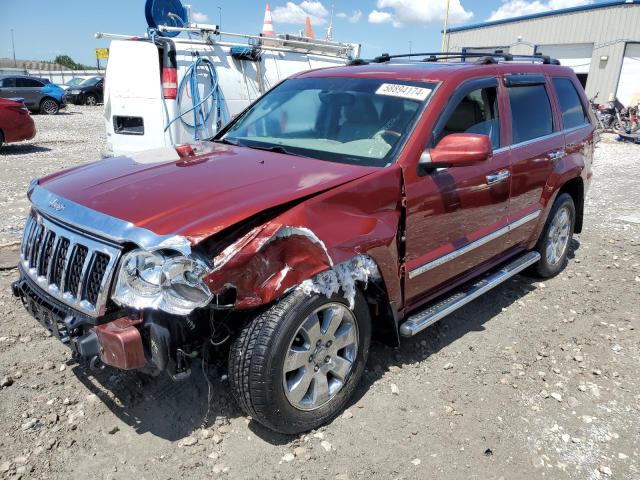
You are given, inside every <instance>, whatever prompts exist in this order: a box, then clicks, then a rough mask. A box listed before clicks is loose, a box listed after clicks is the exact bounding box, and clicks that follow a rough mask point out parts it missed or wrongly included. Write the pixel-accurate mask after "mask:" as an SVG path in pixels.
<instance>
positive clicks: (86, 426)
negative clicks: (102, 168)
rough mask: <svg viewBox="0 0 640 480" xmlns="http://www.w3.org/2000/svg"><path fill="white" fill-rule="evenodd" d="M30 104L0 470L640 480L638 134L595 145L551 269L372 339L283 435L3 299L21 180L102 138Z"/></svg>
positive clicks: (5, 166) (195, 381)
mask: <svg viewBox="0 0 640 480" xmlns="http://www.w3.org/2000/svg"><path fill="white" fill-rule="evenodd" d="M34 118H35V120H36V123H37V127H38V132H39V133H38V135H37V136H36V138H35V139H34V140H33V141H31V142H29V143H24V144H18V145H13V146H8V147H7V148H6V150H4V151H3V153H2V156H0V163H1V167H2V170H1V171H0V189H1V194H0V195H1V197H0V199H1V200H0V201H1V203H2V206H3V207H4V208H3V210H2V215H1V217H0V220H1V224H0V225H1V231H0V241H1V242H2V243H3V246H2V248H0V257H1V258H2V270H0V312H1V313H2V315H1V316H0V377H4V378H2V381H1V382H2V389H1V390H0V421H1V423H0V425H1V426H2V430H1V435H0V477H2V476H4V478H12V479H13V478H21V477H22V478H54V479H66V478H83V477H86V478H97V479H110V478H118V479H119V478H136V479H138V480H140V479H145V478H148V479H151V478H153V479H155V478H160V479H169V478H173V479H175V478H183V477H190V478H212V477H213V478H217V477H226V478H300V479H303V478H304V479H316V478H336V479H348V478H350V479H358V478H365V479H366V478H397V479H400V478H402V479H404V478H434V477H438V478H443V479H457V478H466V479H498V478H503V479H514V478H515V479H518V478H523V479H524V478H526V479H536V478H553V479H562V478H571V479H580V480H583V479H598V478H616V479H638V478H640V461H639V458H638V455H639V452H640V444H639V443H640V437H639V432H640V420H639V413H640V385H639V384H638V378H639V375H638V373H639V372H640V368H639V366H638V365H639V360H640V342H639V341H638V329H639V328H640V326H639V324H638V322H639V317H640V309H639V308H638V305H639V304H640V302H639V300H640V212H639V209H638V205H639V204H640V175H639V173H640V172H639V167H640V146H637V145H630V144H622V143H618V142H616V141H615V140H614V139H613V137H605V138H604V139H603V141H602V142H601V143H600V145H599V147H598V148H597V154H596V164H595V179H594V182H593V185H592V188H591V191H590V192H589V200H588V204H587V208H586V218H585V231H584V233H582V234H581V235H578V236H577V237H576V239H575V240H574V242H573V252H572V255H571V256H572V259H571V261H570V263H569V265H568V267H567V268H566V269H565V270H564V271H563V272H562V273H561V274H560V275H558V276H557V277H556V278H554V279H551V280H548V281H545V282H544V283H542V282H538V281H535V280H533V279H531V278H528V277H525V276H518V277H516V278H514V279H513V280H511V281H509V282H507V283H505V284H504V285H502V286H501V287H499V288H497V289H496V290H494V291H493V292H491V293H490V294H488V295H485V296H484V297H483V298H481V299H479V300H477V301H475V302H473V304H471V305H468V306H467V307H466V308H464V309H462V310H460V311H458V312H457V313H455V314H453V315H451V316H450V317H448V318H446V319H445V320H443V321H441V322H440V323H439V324H437V325H436V326H434V327H432V328H431V329H428V330H427V331H426V332H424V333H423V334H421V335H419V336H418V337H415V338H414V339H411V340H410V341H405V342H404V344H403V346H402V348H400V349H397V350H394V349H390V348H386V347H384V346H382V345H377V344H376V345H373V347H372V352H371V356H370V360H369V364H368V368H367V371H366V373H365V377H364V380H363V382H362V385H361V388H360V389H359V391H358V394H357V396H356V398H355V399H354V401H353V403H352V404H351V406H350V407H349V409H348V410H347V411H346V412H345V414H344V415H342V416H341V417H339V418H338V419H336V420H335V421H334V422H332V423H331V424H330V425H328V426H326V427H323V428H321V429H320V430H318V431H314V432H310V433H309V434H306V435H301V436H294V437H289V436H282V435H277V434H274V433H272V432H270V431H268V430H265V429H264V428H262V427H261V426H260V425H257V424H256V423H255V422H252V421H250V420H249V419H247V418H246V417H244V416H243V415H242V413H241V412H240V411H239V409H238V408H237V407H236V406H235V404H234V402H233V400H232V398H231V396H230V393H229V389H228V385H227V383H226V379H225V377H224V376H221V375H220V374H218V373H214V372H211V373H210V374H209V375H208V376H206V377H205V376H204V375H203V373H202V372H200V371H197V372H195V373H194V375H192V377H191V378H190V379H189V380H187V381H186V382H183V383H177V384H176V383H172V382H170V381H168V380H166V379H165V378H162V377H160V378H156V379H150V378H147V377H142V376H139V375H136V374H129V373H122V372H116V371H113V370H104V371H102V372H99V373H96V374H94V373H91V372H90V371H88V370H87V369H86V368H84V367H82V366H79V365H77V364H75V363H74V362H73V361H71V359H70V354H69V351H68V350H67V349H66V348H65V347H63V346H62V345H61V344H60V343H59V342H58V341H56V340H54V339H52V338H50V337H48V336H47V335H46V334H45V332H44V331H43V329H42V328H40V327H39V326H37V325H36V323H35V321H34V320H33V319H31V318H30V317H29V316H28V315H27V314H26V313H25V312H24V310H23V308H22V307H21V306H20V305H19V304H18V302H17V301H16V300H14V299H13V298H12V297H11V295H10V292H9V288H10V282H11V281H12V280H13V279H14V278H15V276H16V271H15V269H12V268H11V265H12V264H15V262H16V258H17V252H16V247H15V245H12V243H13V242H15V241H16V240H17V239H19V236H20V229H21V227H22V222H23V217H24V215H25V214H26V208H27V203H26V201H25V199H24V192H25V189H26V187H27V184H28V181H29V179H31V178H32V177H38V176H41V175H43V174H46V173H49V172H53V171H56V170H59V169H60V168H63V167H66V166H71V165H74V164H76V163H81V162H84V161H87V160H91V159H95V158H98V157H99V156H100V152H101V151H102V150H103V147H104V145H103V143H104V135H103V126H102V117H101V111H100V108H93V109H92V108H86V107H71V108H69V109H68V112H65V114H63V115H60V116H57V117H44V116H36V117H34ZM207 379H208V380H209V381H210V382H211V391H210V397H211V399H210V402H207V397H208V396H209V395H208V394H209V390H208V384H207Z"/></svg>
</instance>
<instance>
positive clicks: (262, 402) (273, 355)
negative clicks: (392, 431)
mask: <svg viewBox="0 0 640 480" xmlns="http://www.w3.org/2000/svg"><path fill="white" fill-rule="evenodd" d="M370 339H371V320H370V317H369V311H368V308H367V304H366V302H365V300H364V298H363V297H362V296H361V295H360V294H358V295H356V301H355V306H354V308H353V310H352V309H350V308H349V305H348V302H347V300H346V299H344V298H343V297H341V296H339V295H334V296H332V297H331V298H327V297H325V296H324V295H321V294H310V295H309V294H305V293H303V292H302V291H301V290H296V291H293V292H291V293H290V294H289V295H288V296H286V297H285V298H283V299H282V300H280V301H279V302H278V303H276V304H274V305H273V306H271V307H270V308H269V309H267V310H265V311H263V312H261V313H260V314H258V315H257V316H256V317H255V318H253V319H252V320H251V321H250V322H249V323H248V324H247V325H246V326H245V328H244V329H243V330H242V332H241V333H240V335H239V336H238V337H237V339H236V341H235V342H234V344H233V346H232V348H231V352H230V356H229V380H230V382H231V387H232V390H233V392H234V395H235V397H236V398H237V400H238V403H239V404H240V406H241V407H242V408H243V410H245V412H246V413H247V414H249V415H251V416H252V417H253V418H254V419H255V420H257V421H259V422H260V423H262V424H264V425H266V426H267V427H269V428H272V429H274V430H277V431H279V432H282V433H289V434H292V433H300V432H304V431H307V430H311V429H313V428H316V427H318V426H320V425H322V424H324V423H326V422H328V421H330V420H331V419H332V418H334V417H335V416H336V415H337V414H339V413H340V411H341V410H342V409H343V408H344V406H345V404H346V402H347V401H348V399H349V397H350V396H351V394H352V393H353V391H354V390H355V388H356V386H357V383H358V381H359V379H360V377H361V375H362V371H363V370H364V365H365V363H366V359H367V355H368V352H369V344H370Z"/></svg>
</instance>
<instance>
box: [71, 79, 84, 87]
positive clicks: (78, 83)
mask: <svg viewBox="0 0 640 480" xmlns="http://www.w3.org/2000/svg"><path fill="white" fill-rule="evenodd" d="M83 81H84V78H80V77H75V78H72V79H71V80H69V81H68V82H67V85H69V86H70V87H73V86H74V85H80V84H81V83H82V82H83Z"/></svg>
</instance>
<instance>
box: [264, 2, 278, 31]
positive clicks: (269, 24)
mask: <svg viewBox="0 0 640 480" xmlns="http://www.w3.org/2000/svg"><path fill="white" fill-rule="evenodd" d="M262 35H263V36H265V37H275V36H276V34H275V32H274V31H273V20H271V9H270V8H269V4H268V3H267V8H266V9H265V11H264V23H263V24H262Z"/></svg>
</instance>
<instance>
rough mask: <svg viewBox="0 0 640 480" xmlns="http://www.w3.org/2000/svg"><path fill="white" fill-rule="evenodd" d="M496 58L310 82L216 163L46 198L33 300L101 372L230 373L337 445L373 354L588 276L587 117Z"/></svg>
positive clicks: (590, 137) (542, 75)
mask: <svg viewBox="0 0 640 480" xmlns="http://www.w3.org/2000/svg"><path fill="white" fill-rule="evenodd" d="M442 58H444V59H445V60H446V59H447V57H446V56H444V57H442ZM496 58H497V57H495V56H490V57H486V58H482V59H480V62H474V63H472V62H450V61H449V62H446V61H445V62H441V61H430V62H412V61H406V60H405V61H401V62H398V61H396V60H394V59H393V58H389V57H388V56H383V57H379V58H377V59H376V61H375V63H368V64H367V62H359V64H358V65H352V66H346V67H340V68H332V69H325V70H317V71H311V72H307V73H302V74H299V75H296V76H294V77H292V78H290V79H288V80H286V81H284V82H282V83H280V84H279V85H278V86H276V87H275V88H273V89H272V90H271V91H270V92H269V93H267V94H266V95H264V96H263V97H262V98H260V99H259V100H258V101H257V102H255V103H254V104H253V105H251V106H250V107H249V108H247V110H245V111H244V112H243V113H242V114H241V115H239V116H238V117H237V118H236V119H235V120H233V121H232V122H231V123H230V124H229V125H228V126H227V127H225V128H224V129H223V130H222V131H221V132H220V133H219V134H218V135H217V136H216V138H215V139H213V141H211V142H200V143H197V144H195V145H183V146H179V147H177V148H167V149H164V150H155V151H150V152H144V153H142V154H137V155H133V156H131V157H121V158H111V159H106V160H101V161H98V162H95V163H91V164H87V165H84V166H80V167H77V168H73V169H70V170H67V171H64V172H60V173H56V174H53V175H50V176H48V177H45V178H42V179H40V180H38V181H35V182H34V183H33V184H32V186H31V187H30V189H29V198H30V200H31V203H32V209H31V213H30V215H29V217H28V219H27V223H26V227H25V233H24V239H23V242H22V251H21V261H20V266H19V267H20V279H19V280H18V281H17V282H15V284H14V286H13V288H14V293H15V294H16V295H18V296H20V297H21V298H22V300H23V302H24V305H25V306H26V308H27V309H28V310H29V312H30V313H31V314H32V315H33V316H34V317H35V318H37V319H38V320H39V321H40V322H41V323H42V324H43V325H44V326H46V327H47V328H48V329H49V330H51V331H52V332H53V333H54V334H55V335H56V336H57V337H58V338H59V339H60V340H62V342H64V343H67V344H69V345H70V346H71V348H72V349H73V350H74V352H76V353H77V355H78V357H84V358H87V359H90V360H91V363H92V364H95V363H96V362H101V363H104V364H108V365H111V366H113V367H117V368H121V369H143V368H144V369H147V370H153V371H156V372H158V371H164V372H167V373H168V374H169V375H171V376H172V377H173V378H174V379H179V378H183V377H185V376H186V375H188V374H189V373H190V366H191V364H192V362H194V361H196V360H200V359H202V360H203V361H206V360H207V358H210V356H211V355H214V354H216V352H218V353H220V352H222V353H225V354H226V352H228V359H229V360H228V368H229V380H230V384H231V388H232V391H233V393H234V394H235V397H236V398H237V400H238V402H239V403H240V405H241V406H242V408H243V409H244V410H245V412H247V414H249V415H251V416H252V417H253V418H254V419H256V420H257V421H259V422H261V423H263V424H264V425H266V426H268V427H270V428H272V429H274V430H277V431H280V432H286V433H295V432H301V431H305V430H309V429H311V428H314V427H317V426H319V425H321V424H322V423H324V422H327V421H328V420H330V419H331V418H333V417H335V416H336V415H337V414H338V413H339V412H340V410H341V409H342V408H343V406H344V405H345V403H346V402H347V401H348V399H349V397H350V395H351V394H352V393H353V391H354V389H355V388H356V385H357V383H358V381H359V379H360V376H361V374H362V371H363V369H364V367H365V363H366V361H367V354H368V351H369V344H370V340H371V337H372V336H374V335H375V336H377V337H378V338H380V339H382V340H383V341H386V342H389V343H391V344H398V343H399V339H400V336H404V337H410V336H412V335H415V334H416V333H418V332H420V331H421V330H423V329H424V328H426V327H428V326H429V325H431V324H433V323H434V322H435V321H437V320H439V319H440V318H442V317H443V316H445V315H446V314H448V313H450V312H452V311H454V310H455V309H456V308H459V307H460V306H462V305H464V304H466V303H468V302H469V301H471V300H472V299H474V298H476V297H478V296H479V295H481V294H482V293H485V292H487V291H488V290H490V289H491V288H492V287H494V286H496V285H497V284H499V283H500V282H502V281H504V280H506V279H507V278H509V277H511V276H513V275H515V274H516V273H518V272H520V271H522V270H524V269H525V268H527V267H529V268H530V269H531V270H532V271H533V272H535V273H536V274H538V275H540V276H542V277H550V276H553V275H555V274H557V273H558V272H559V271H560V270H561V269H562V268H563V267H564V265H565V263H566V261H567V251H568V249H569V245H570V242H571V238H572V235H573V233H574V232H580V230H581V229H582V217H583V213H582V212H583V205H584V196H585V192H586V189H587V185H588V181H589V179H590V177H591V163H592V157H593V149H594V122H593V121H592V119H591V117H590V115H591V114H590V112H589V107H588V105H589V104H588V101H587V98H586V96H585V94H584V92H583V90H582V88H581V86H580V84H579V83H578V80H577V79H576V76H575V74H574V73H573V72H572V71H571V70H570V69H569V68H564V67H561V66H558V65H556V64H554V63H557V62H553V61H549V59H547V58H544V59H529V60H528V62H527V63H524V62H520V63H518V62H514V61H504V60H505V59H504V58H502V59H498V60H500V61H496ZM429 60H438V58H437V57H431V58H429ZM507 60H512V59H511V58H508V59H507Z"/></svg>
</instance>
